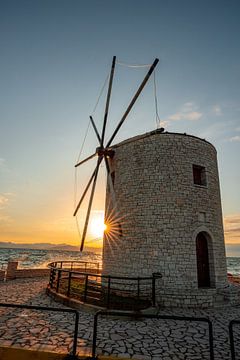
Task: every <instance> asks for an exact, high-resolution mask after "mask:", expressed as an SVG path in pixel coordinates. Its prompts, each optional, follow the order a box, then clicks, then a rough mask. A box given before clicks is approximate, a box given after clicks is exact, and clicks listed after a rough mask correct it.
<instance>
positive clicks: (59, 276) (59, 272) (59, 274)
mask: <svg viewBox="0 0 240 360" xmlns="http://www.w3.org/2000/svg"><path fill="white" fill-rule="evenodd" d="M61 274H62V273H61V270H58V278H57V288H56V292H58V290H59V284H60V279H61Z"/></svg>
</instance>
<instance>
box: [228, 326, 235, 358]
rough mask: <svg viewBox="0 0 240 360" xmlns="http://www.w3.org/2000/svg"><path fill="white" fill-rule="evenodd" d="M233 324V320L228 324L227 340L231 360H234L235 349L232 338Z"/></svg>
mask: <svg viewBox="0 0 240 360" xmlns="http://www.w3.org/2000/svg"><path fill="white" fill-rule="evenodd" d="M233 324H234V320H232V321H230V323H229V340H230V349H231V357H232V360H235V359H236V357H235V348H234V337H233Z"/></svg>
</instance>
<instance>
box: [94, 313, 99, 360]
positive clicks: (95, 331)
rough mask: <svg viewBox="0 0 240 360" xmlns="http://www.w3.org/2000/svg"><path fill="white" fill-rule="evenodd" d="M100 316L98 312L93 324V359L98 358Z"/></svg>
mask: <svg viewBox="0 0 240 360" xmlns="http://www.w3.org/2000/svg"><path fill="white" fill-rule="evenodd" d="M98 315H99V313H98V312H97V313H96V314H95V315H94V323H93V341H92V359H95V358H96V347H97V321H98Z"/></svg>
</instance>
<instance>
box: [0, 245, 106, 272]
mask: <svg viewBox="0 0 240 360" xmlns="http://www.w3.org/2000/svg"><path fill="white" fill-rule="evenodd" d="M9 260H15V261H18V269H31V268H47V266H48V264H49V263H51V262H53V261H63V260H65V261H68V260H70V261H73V260H75V261H89V262H98V263H100V265H101V263H102V255H101V252H100V253H99V252H91V251H85V252H83V253H81V252H79V251H63V250H55V249H54V250H36V249H34V250H33V249H10V248H8V249H4V248H1V249H0V269H6V267H7V263H8V261H9Z"/></svg>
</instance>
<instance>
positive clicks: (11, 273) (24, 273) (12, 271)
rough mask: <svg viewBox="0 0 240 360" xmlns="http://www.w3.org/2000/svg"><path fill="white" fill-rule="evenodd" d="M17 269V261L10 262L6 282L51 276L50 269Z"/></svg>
mask: <svg viewBox="0 0 240 360" xmlns="http://www.w3.org/2000/svg"><path fill="white" fill-rule="evenodd" d="M17 267H18V262H17V261H9V262H8V266H7V272H6V280H13V279H19V278H21V279H22V278H34V277H42V276H49V273H50V270H49V269H18V268H17ZM0 279H1V277H0Z"/></svg>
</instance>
